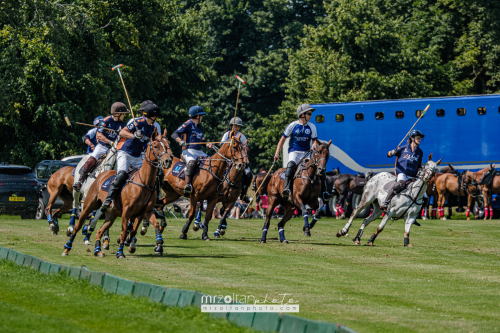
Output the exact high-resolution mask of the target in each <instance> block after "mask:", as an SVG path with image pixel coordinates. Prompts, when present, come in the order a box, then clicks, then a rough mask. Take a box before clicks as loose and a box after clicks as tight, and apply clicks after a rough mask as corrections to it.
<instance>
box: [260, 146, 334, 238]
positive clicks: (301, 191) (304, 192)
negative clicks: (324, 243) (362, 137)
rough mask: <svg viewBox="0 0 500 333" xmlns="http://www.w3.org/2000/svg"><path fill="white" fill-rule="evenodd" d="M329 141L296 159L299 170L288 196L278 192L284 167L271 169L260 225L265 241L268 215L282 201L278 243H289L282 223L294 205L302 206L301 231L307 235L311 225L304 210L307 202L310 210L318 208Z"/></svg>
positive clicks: (290, 214)
mask: <svg viewBox="0 0 500 333" xmlns="http://www.w3.org/2000/svg"><path fill="white" fill-rule="evenodd" d="M331 143H332V140H330V141H329V142H328V143H321V144H318V145H316V146H315V147H313V149H312V150H311V151H312V154H311V157H310V159H306V160H304V161H302V163H299V166H298V172H297V173H296V177H295V178H294V179H293V182H292V186H293V190H292V195H291V196H290V198H289V199H288V200H284V199H283V197H282V196H281V192H282V191H283V190H284V188H285V180H284V179H281V177H280V175H281V174H282V173H283V172H284V171H285V168H281V169H278V171H276V172H275V173H274V175H273V176H272V178H271V181H270V182H269V186H268V187H267V193H268V196H269V201H268V206H267V211H266V222H264V227H263V228H262V238H261V240H260V242H261V243H265V242H266V239H267V230H268V229H269V225H270V222H271V217H272V216H273V210H274V208H275V207H276V206H278V205H281V207H283V209H284V210H285V213H284V215H283V218H282V219H281V221H280V222H279V223H278V232H279V235H280V242H281V243H283V244H288V241H287V240H286V238H285V230H284V227H285V224H286V222H288V220H290V218H291V217H292V216H293V212H294V210H295V208H299V209H300V210H302V216H303V217H304V228H303V231H304V235H306V236H310V231H309V230H310V226H309V222H308V219H309V212H308V211H307V208H306V205H308V206H309V207H311V209H313V210H317V209H318V208H319V203H318V198H319V196H320V194H321V176H322V174H323V172H325V170H326V162H328V156H329V147H330V144H331Z"/></svg>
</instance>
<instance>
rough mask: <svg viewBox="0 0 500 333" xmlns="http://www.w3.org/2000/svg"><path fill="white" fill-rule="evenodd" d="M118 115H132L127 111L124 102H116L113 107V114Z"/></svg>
mask: <svg viewBox="0 0 500 333" xmlns="http://www.w3.org/2000/svg"><path fill="white" fill-rule="evenodd" d="M118 113H130V111H129V110H127V107H126V106H125V104H123V103H122V102H115V103H113V105H111V114H112V115H115V114H118Z"/></svg>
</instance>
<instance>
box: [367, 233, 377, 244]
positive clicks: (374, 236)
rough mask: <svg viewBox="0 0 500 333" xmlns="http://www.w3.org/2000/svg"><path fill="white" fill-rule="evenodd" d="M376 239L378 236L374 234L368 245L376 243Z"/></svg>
mask: <svg viewBox="0 0 500 333" xmlns="http://www.w3.org/2000/svg"><path fill="white" fill-rule="evenodd" d="M375 238H377V234H373V235H372V236H371V237H370V239H369V240H368V244H370V243H372V244H373V242H374V241H375Z"/></svg>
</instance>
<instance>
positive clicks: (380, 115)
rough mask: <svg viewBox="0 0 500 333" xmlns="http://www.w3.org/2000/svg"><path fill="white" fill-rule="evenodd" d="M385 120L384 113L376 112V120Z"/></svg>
mask: <svg viewBox="0 0 500 333" xmlns="http://www.w3.org/2000/svg"><path fill="white" fill-rule="evenodd" d="M382 119H384V113H383V112H375V120H382Z"/></svg>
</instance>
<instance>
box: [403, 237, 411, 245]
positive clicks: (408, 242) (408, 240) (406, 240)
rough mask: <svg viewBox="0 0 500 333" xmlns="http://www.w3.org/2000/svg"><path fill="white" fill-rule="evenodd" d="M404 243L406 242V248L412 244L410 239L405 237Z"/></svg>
mask: <svg viewBox="0 0 500 333" xmlns="http://www.w3.org/2000/svg"><path fill="white" fill-rule="evenodd" d="M404 242H405V246H408V244H410V238H409V237H405V239H404Z"/></svg>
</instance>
